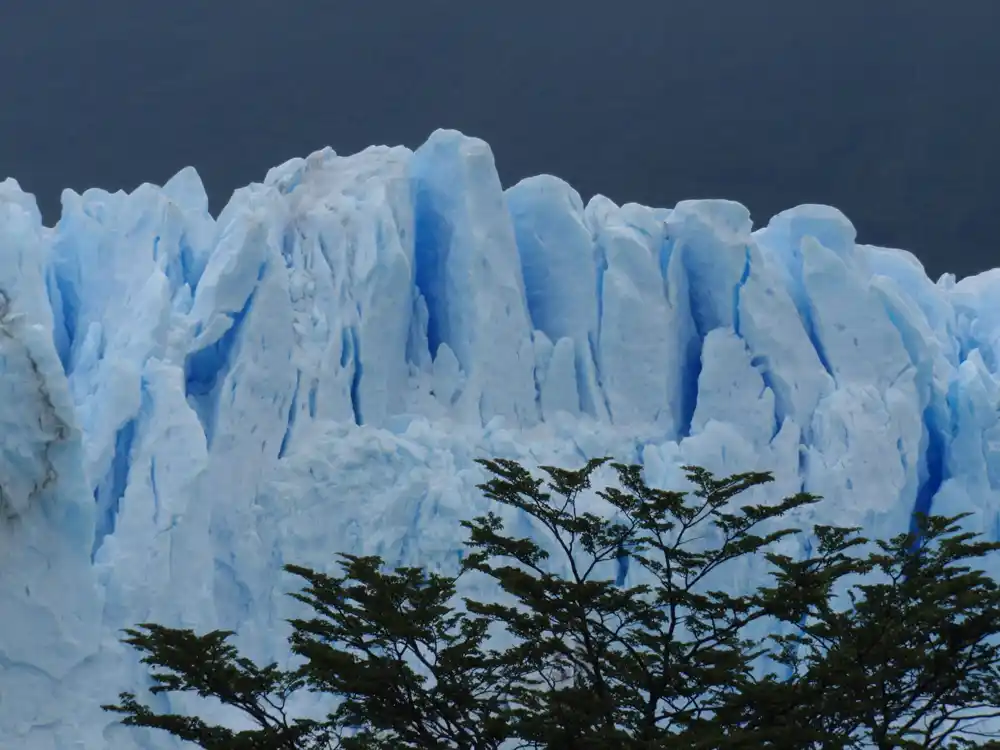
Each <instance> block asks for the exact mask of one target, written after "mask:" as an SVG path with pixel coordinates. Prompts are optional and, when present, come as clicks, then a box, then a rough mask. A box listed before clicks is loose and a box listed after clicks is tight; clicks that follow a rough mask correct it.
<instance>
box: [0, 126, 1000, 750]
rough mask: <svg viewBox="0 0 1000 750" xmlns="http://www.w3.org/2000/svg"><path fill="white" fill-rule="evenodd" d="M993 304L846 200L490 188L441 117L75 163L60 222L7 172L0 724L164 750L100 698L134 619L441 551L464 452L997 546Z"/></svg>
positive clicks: (16, 735) (256, 599)
mask: <svg viewBox="0 0 1000 750" xmlns="http://www.w3.org/2000/svg"><path fill="white" fill-rule="evenodd" d="M998 300H1000V270H998V271H993V272H988V273H985V274H981V275H979V276H977V277H974V278H969V279H965V280H963V281H961V282H959V283H956V282H955V280H954V278H953V277H950V276H947V275H946V276H944V277H942V279H941V280H939V281H938V282H937V283H934V282H932V281H930V280H929V279H928V278H927V276H926V275H925V273H924V270H923V268H922V267H921V265H920V264H919V263H918V262H917V260H916V259H915V258H914V257H913V256H912V255H910V254H909V253H906V252H902V251H899V250H887V249H882V248H876V247H870V246H865V245H858V244H856V242H855V231H854V229H853V227H852V225H851V224H850V222H849V221H848V220H847V218H845V217H844V216H843V215H842V214H841V213H840V212H838V211H837V210H835V209H833V208H828V207H824V206H800V207H798V208H795V209H792V210H789V211H786V212H784V213H782V214H779V215H778V216H776V217H774V218H773V219H772V220H771V221H770V223H769V224H768V225H767V226H765V227H763V228H762V229H758V230H756V231H753V229H752V225H751V221H750V216H749V214H748V212H747V211H746V209H744V208H743V207H742V206H741V205H739V204H737V203H733V202H728V201H722V200H704V201H685V202H682V203H680V204H678V205H677V206H676V207H674V208H673V209H670V210H668V209H652V208H646V207H644V206H639V205H634V204H628V205H624V206H617V205H615V204H614V203H612V202H611V201H610V200H608V199H607V198H604V197H600V196H598V197H595V198H593V199H592V200H590V201H589V202H588V203H586V204H585V203H584V202H583V201H582V200H581V198H580V196H579V195H578V194H577V193H576V192H575V191H574V190H573V189H572V188H571V187H570V186H569V185H567V184H566V183H564V182H562V181H560V180H558V179H556V178H555V177H549V176H541V177H534V178H530V179H527V180H524V181H522V182H520V183H518V184H517V185H514V186H513V187H511V188H509V189H507V190H503V189H502V187H501V184H500V180H499V178H498V176H497V173H496V170H495V168H494V162H493V157H492V154H491V152H490V149H489V148H488V146H487V145H486V144H485V143H484V142H482V141H480V140H477V139H474V138H468V137H465V136H463V135H461V134H459V133H457V132H454V131H438V132H436V133H434V134H433V135H432V136H431V137H430V139H429V140H428V141H427V143H425V144H424V145H423V146H421V147H420V148H418V149H417V150H416V151H410V150H408V149H405V148H384V147H379V148H370V149H368V150H366V151H364V152H362V153H360V154H356V155H353V156H348V157H340V156H337V155H336V154H335V153H334V152H333V151H331V150H329V149H327V150H324V151H320V152H317V153H314V154H313V155H311V156H310V157H309V158H307V159H295V160H292V161H290V162H288V163H286V164H284V165H282V166H280V167H276V168H275V169H272V170H271V171H270V172H269V173H268V174H267V176H266V178H265V179H264V181H263V182H262V183H260V184H252V185H250V186H248V187H246V188H243V189H241V190H239V191H237V192H236V193H235V194H234V195H233V197H232V200H231V201H230V202H229V204H228V205H227V206H226V208H225V209H224V210H223V211H222V213H221V214H220V215H219V216H218V218H215V219H213V218H212V216H211V215H210V214H209V212H208V202H207V199H206V195H205V191H204V189H203V187H202V185H201V182H200V180H199V178H198V176H197V174H196V172H195V171H194V170H193V169H185V170H183V171H181V172H180V173H179V174H178V175H177V176H176V177H174V178H173V179H171V180H170V181H169V182H168V183H167V184H166V185H164V186H163V187H162V188H160V187H154V186H152V185H143V186H142V187H140V188H138V189H137V190H136V191H135V192H133V193H131V194H127V195H126V194H123V193H116V194H109V193H107V192H103V191H100V190H88V191H87V192H85V193H84V194H83V195H78V194H76V193H74V192H72V191H66V192H65V193H64V194H63V213H62V218H61V220H60V221H59V222H58V224H57V226H56V227H55V228H54V229H50V228H46V227H44V226H43V225H42V221H41V217H40V215H39V212H38V210H37V208H36V205H35V201H34V199H33V198H32V197H31V196H29V195H27V194H25V193H24V192H22V191H21V190H20V188H19V186H18V184H17V183H16V182H14V181H13V180H7V181H6V182H4V183H0V617H2V626H0V747H4V748H19V749H20V750H104V749H105V748H111V749H112V750H136V749H137V748H146V749H149V748H167V747H173V746H174V745H173V744H172V743H171V742H168V741H167V740H168V738H166V737H165V736H161V735H159V734H156V733H143V732H134V733H133V732H131V731H127V730H125V729H123V728H122V727H120V726H118V725H117V724H116V723H115V720H114V717H113V716H112V715H110V714H105V713H103V712H102V711H101V710H100V709H99V704H100V703H102V702H109V701H113V700H114V699H115V698H116V696H117V693H118V692H119V691H120V690H126V689H128V690H135V691H139V692H140V695H144V687H145V686H146V685H147V682H146V680H145V677H144V674H145V671H144V669H143V668H141V667H140V666H139V665H138V664H137V660H136V656H135V654H134V652H132V651H131V650H130V649H129V648H127V647H124V646H122V645H120V644H119V642H118V640H117V639H118V631H119V629H120V628H123V627H127V626H131V625H133V624H135V623H137V622H142V621H149V620H152V621H156V622H162V623H164V624H168V625H174V626H185V627H193V628H196V629H199V630H207V629H211V628H216V627H222V628H231V629H234V630H236V631H237V632H238V634H239V637H238V641H237V645H239V646H240V647H241V648H242V649H243V650H245V652H246V653H247V654H248V655H251V656H253V657H255V658H259V659H270V658H275V659H278V660H282V659H284V658H285V656H286V654H285V652H284V650H283V644H284V638H283V634H284V632H285V631H284V629H283V628H284V625H283V622H282V621H283V618H285V617H287V616H288V613H289V611H290V607H291V606H292V602H291V601H290V600H289V599H288V597H286V596H285V595H284V594H285V592H287V591H289V590H292V588H293V586H294V585H295V579H292V578H290V577H288V576H286V575H285V574H283V573H281V571H280V568H281V565H282V564H283V563H285V562H286V561H287V562H295V563H300V564H305V565H310V566H313V567H316V568H319V569H329V568H330V567H331V559H332V556H333V553H334V552H337V551H352V552H363V553H369V554H380V555H383V556H385V557H386V558H387V560H389V561H390V562H392V563H399V562H406V563H414V564H425V565H432V566H438V567H442V566H443V567H447V566H448V565H453V564H454V563H455V561H456V560H457V559H458V555H459V553H460V550H461V539H462V533H461V530H460V529H459V528H458V525H457V524H458V521H459V520H460V519H462V518H466V517H469V516H470V515H473V514H476V513H480V512H483V511H484V509H485V507H486V506H485V505H484V502H485V501H484V500H483V499H482V498H481V497H480V495H479V493H478V492H477V491H476V489H475V485H476V484H477V483H478V482H481V481H483V479H484V476H483V474H482V473H481V471H480V470H479V469H478V467H476V466H475V464H473V459H475V458H478V457H488V456H508V457H513V458H519V459H522V460H524V461H526V462H527V463H528V464H529V465H536V464H539V463H556V464H559V465H564V466H577V465H580V464H581V463H582V462H583V461H584V459H585V458H587V457H591V456H595V455H613V456H614V457H616V458H618V459H621V460H628V461H636V462H640V463H642V464H643V465H644V467H645V470H646V473H647V480H648V481H649V482H650V483H651V484H655V485H659V486H664V487H671V488H682V487H683V486H684V485H683V477H682V473H681V472H680V470H679V468H678V467H679V466H680V465H682V464H685V463H695V464H699V465H703V466H706V467H707V468H709V469H711V470H713V471H716V472H719V473H723V472H735V471H747V470H755V469H759V470H771V471H774V472H775V475H776V477H777V481H776V482H775V484H773V485H771V486H770V487H768V488H767V489H766V493H767V496H770V497H774V498H777V497H780V496H784V495H787V494H790V493H792V492H794V491H797V490H799V489H800V488H805V489H806V490H808V491H811V492H816V493H818V494H821V495H823V496H824V497H825V498H826V500H825V501H824V502H823V503H821V504H819V505H817V506H813V508H811V509H810V510H809V516H808V517H807V518H804V519H801V521H802V522H803V523H808V524H811V523H813V522H818V521H827V522H831V523H837V524H843V525H853V524H858V525H862V526H864V527H865V529H866V530H867V531H868V532H870V533H872V534H890V533H896V532H898V531H901V530H903V529H905V528H906V527H907V524H908V522H909V518H910V515H911V513H912V511H913V510H914V509H915V508H917V509H921V510H926V509H929V508H933V509H934V510H936V511H939V512H949V513H952V512H959V511H963V510H972V511H974V512H975V514H976V515H975V516H974V517H973V518H972V519H970V525H971V526H972V527H973V528H975V529H976V530H980V531H984V532H986V533H987V534H988V535H989V536H990V538H992V539H997V537H998V534H1000V514H998V509H1000V493H998V488H1000V422H998V419H997V407H998V401H1000V389H998V380H997V377H998V376H997V369H998V365H1000V302H998ZM761 492H764V490H762V491H761ZM510 521H511V522H512V523H515V524H516V523H521V522H523V519H517V518H511V519H510ZM795 544H797V545H802V550H801V552H800V553H801V554H805V553H806V551H807V549H806V548H807V547H808V539H803V540H800V541H797V542H795ZM735 575H736V576H737V579H738V580H736V581H735V583H736V584H737V585H751V584H752V581H753V576H754V575H755V572H754V570H751V569H750V568H747V569H745V570H743V571H742V572H741V573H740V572H738V573H737V574H735ZM158 700H160V701H161V705H165V704H163V703H162V701H163V700H165V699H163V698H159V699H158ZM175 705H176V706H177V707H179V708H183V704H182V702H177V703H176V704H175ZM201 710H204V709H203V708H202V709H201Z"/></svg>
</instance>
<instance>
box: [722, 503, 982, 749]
mask: <svg viewBox="0 0 1000 750" xmlns="http://www.w3.org/2000/svg"><path fill="white" fill-rule="evenodd" d="M969 515H971V514H969V513H963V514H961V515H957V516H953V517H942V516H926V515H922V514H921V515H917V516H916V518H915V525H914V529H913V530H912V531H911V532H909V533H906V534H900V535H899V536H897V537H895V538H893V539H891V540H890V541H888V542H886V541H878V542H877V546H878V548H879V549H878V551H877V552H874V553H873V554H871V555H869V557H867V558H866V559H865V560H864V561H861V564H860V566H859V572H862V573H866V574H867V573H871V572H873V571H877V572H878V573H879V574H881V577H882V578H883V579H884V582H881V583H873V584H862V585H859V586H857V587H855V588H854V589H852V590H850V591H848V592H847V595H848V597H849V600H850V602H851V606H850V607H849V608H847V609H844V610H840V611H838V610H834V609H833V608H832V607H831V606H830V605H829V602H823V603H822V606H820V607H818V608H814V609H812V610H811V611H810V613H809V616H808V618H806V619H804V620H803V621H801V622H799V623H796V628H795V630H794V631H793V632H792V633H790V634H787V635H776V636H773V640H774V641H775V643H776V644H777V646H778V654H777V656H776V660H777V661H779V662H780V663H782V664H784V665H786V666H787V667H788V669H789V670H790V671H791V672H792V674H793V675H794V679H792V680H786V681H785V683H784V684H783V685H778V684H776V683H775V682H774V681H772V682H770V683H762V684H759V685H757V686H755V689H754V690H749V691H747V692H746V693H745V694H744V695H742V696H740V698H739V702H738V703H737V702H734V704H733V705H732V706H730V707H729V708H730V710H732V709H733V708H736V710H737V711H739V710H740V708H743V709H748V714H752V715H754V717H755V718H754V719H753V720H751V723H750V724H749V725H746V726H745V727H744V728H751V727H752V728H755V729H758V730H763V729H764V728H766V727H768V726H771V727H774V726H779V725H780V726H781V727H783V728H784V730H788V731H792V732H794V733H795V734H796V736H798V737H800V739H803V740H808V742H801V744H799V745H798V746H799V747H803V748H808V747H823V748H826V747H836V748H870V747H875V748H879V750H882V749H883V748H961V747H984V748H1000V741H998V740H995V739H994V740H992V741H988V742H976V741H974V740H972V739H970V737H979V738H986V737H994V738H997V737H1000V731H998V730H997V727H996V725H995V724H994V726H993V727H992V731H989V732H986V731H983V730H982V729H981V726H982V724H984V723H985V722H988V721H989V720H990V719H997V718H1000V644H998V641H997V636H998V634H1000V587H998V586H997V583H996V582H995V581H994V580H993V579H991V578H989V577H988V576H986V575H985V574H984V573H983V572H982V571H981V570H976V569H974V568H973V567H971V566H970V565H965V564H960V563H963V562H965V561H969V560H975V559H978V558H983V557H985V556H986V555H988V554H990V553H992V552H995V551H997V550H998V549H1000V544H998V543H994V542H973V541H972V540H973V539H975V537H976V536H978V535H976V534H972V533H968V532H965V533H963V532H962V531H961V527H960V526H959V524H958V522H959V521H960V520H961V519H963V518H965V517H966V516H969ZM832 537H833V534H832V532H827V538H828V539H832ZM773 562H774V563H775V564H776V565H777V566H778V567H779V569H780V570H781V572H780V573H779V574H778V575H779V577H781V576H785V577H792V576H794V575H796V574H797V572H798V571H799V570H801V569H802V567H803V566H806V565H808V564H809V563H808V562H795V561H793V560H790V559H789V558H787V557H781V556H774V558H773ZM761 687H764V688H765V690H766V691H777V692H778V693H779V694H780V695H781V696H782V700H780V701H778V704H779V705H780V712H770V713H769V714H764V713H762V712H761V705H762V704H761V702H760V700H758V699H759V697H760V692H759V688H761ZM755 690H757V692H755ZM772 694H774V693H773V692H772ZM737 706H739V707H737ZM962 735H964V736H962ZM757 746H758V747H760V746H762V745H761V744H758V745H757Z"/></svg>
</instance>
